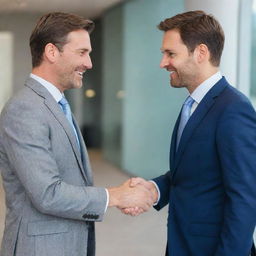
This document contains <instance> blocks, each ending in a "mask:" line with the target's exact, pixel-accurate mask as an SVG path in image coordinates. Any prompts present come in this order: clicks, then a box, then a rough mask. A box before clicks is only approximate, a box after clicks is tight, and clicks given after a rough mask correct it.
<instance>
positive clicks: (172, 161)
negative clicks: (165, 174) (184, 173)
mask: <svg viewBox="0 0 256 256" xmlns="http://www.w3.org/2000/svg"><path fill="white" fill-rule="evenodd" d="M180 115H181V111H180V113H179V116H178V118H177V120H176V123H175V126H174V129H173V133H172V140H171V148H170V170H173V169H174V166H175V155H176V144H177V133H178V127H179V123H180Z"/></svg>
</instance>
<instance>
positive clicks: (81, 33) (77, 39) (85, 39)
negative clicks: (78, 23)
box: [67, 29, 91, 50]
mask: <svg viewBox="0 0 256 256" xmlns="http://www.w3.org/2000/svg"><path fill="white" fill-rule="evenodd" d="M67 45H69V46H71V47H72V46H73V47H75V48H77V49H79V48H86V49H89V50H90V49H91V41H90V35H89V33H88V32H87V31H86V30H84V29H80V30H75V31H72V32H70V33H69V34H68V36H67Z"/></svg>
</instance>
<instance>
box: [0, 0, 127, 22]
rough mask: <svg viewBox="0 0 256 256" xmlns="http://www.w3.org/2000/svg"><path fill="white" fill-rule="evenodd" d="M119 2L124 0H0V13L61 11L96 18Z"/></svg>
mask: <svg viewBox="0 0 256 256" xmlns="http://www.w3.org/2000/svg"><path fill="white" fill-rule="evenodd" d="M121 2H124V0H0V14H1V13H34V12H37V13H47V12H51V11H63V12H74V13H79V14H83V16H84V17H87V18H96V17H99V16H100V15H101V14H102V13H103V12H104V11H105V10H106V9H108V8H110V7H111V6H113V5H116V4H118V3H121Z"/></svg>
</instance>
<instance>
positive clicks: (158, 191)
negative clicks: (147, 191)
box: [149, 180, 161, 206]
mask: <svg viewBox="0 0 256 256" xmlns="http://www.w3.org/2000/svg"><path fill="white" fill-rule="evenodd" d="M149 182H151V183H153V184H154V185H155V187H156V190H157V195H158V198H157V201H156V202H155V203H154V204H153V206H156V205H157V204H158V202H159V200H160V197H161V194H160V190H159V188H158V186H157V184H156V183H155V182H154V181H153V180H149Z"/></svg>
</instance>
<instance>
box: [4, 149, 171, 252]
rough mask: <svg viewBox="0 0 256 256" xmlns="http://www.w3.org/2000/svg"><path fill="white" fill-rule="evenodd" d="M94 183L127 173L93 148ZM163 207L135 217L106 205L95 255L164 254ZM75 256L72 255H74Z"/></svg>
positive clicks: (105, 183) (113, 181)
mask: <svg viewBox="0 0 256 256" xmlns="http://www.w3.org/2000/svg"><path fill="white" fill-rule="evenodd" d="M89 154H90V159H91V164H92V168H93V171H94V181H95V185H96V186H102V187H110V186H117V185H119V184H121V183H123V182H124V181H125V180H126V179H128V178H129V177H128V175H126V174H124V173H123V172H121V171H120V170H119V169H118V168H116V167H114V166H113V165H111V164H110V163H108V162H106V161H104V160H103V159H102V156H101V154H100V153H99V152H97V151H90V152H89ZM0 205H1V208H0V239H1V238H2V232H3V227H4V214H5V207H4V192H3V189H2V186H0ZM166 218H167V209H166V208H165V209H163V210H161V211H160V212H157V211H155V210H154V209H151V210H150V211H149V212H147V213H144V214H142V215H140V216H138V217H131V216H126V215H124V214H122V213H121V212H120V211H119V210H118V209H116V208H109V209H108V210H107V212H106V215H105V218H104V221H103V222H100V223H96V239H97V244H96V256H120V255H122V256H143V255H145V256H156V255H164V251H165V243H166ZM74 256H75V255H74Z"/></svg>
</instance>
